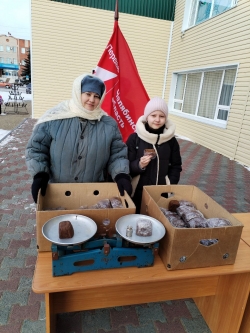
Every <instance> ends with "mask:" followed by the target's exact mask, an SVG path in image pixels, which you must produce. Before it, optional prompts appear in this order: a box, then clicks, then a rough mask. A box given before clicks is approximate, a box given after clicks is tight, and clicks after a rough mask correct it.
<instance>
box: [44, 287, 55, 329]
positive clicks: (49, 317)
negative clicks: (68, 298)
mask: <svg viewBox="0 0 250 333" xmlns="http://www.w3.org/2000/svg"><path fill="white" fill-rule="evenodd" d="M52 297H53V294H49V293H46V294H45V309H46V333H56V313H54V311H53V301H52Z"/></svg>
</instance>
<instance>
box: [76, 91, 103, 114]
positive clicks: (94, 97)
mask: <svg viewBox="0 0 250 333" xmlns="http://www.w3.org/2000/svg"><path fill="white" fill-rule="evenodd" d="M81 101H82V106H83V107H84V108H85V109H87V110H88V111H93V110H95V108H96V107H97V105H98V104H99V102H100V96H99V95H98V94H96V93H93V92H89V91H86V92H84V93H82V94H81Z"/></svg>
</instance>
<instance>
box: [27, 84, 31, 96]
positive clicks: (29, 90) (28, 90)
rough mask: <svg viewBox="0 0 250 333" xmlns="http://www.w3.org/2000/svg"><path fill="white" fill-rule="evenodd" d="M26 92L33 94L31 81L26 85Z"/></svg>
mask: <svg viewBox="0 0 250 333" xmlns="http://www.w3.org/2000/svg"><path fill="white" fill-rule="evenodd" d="M26 94H31V83H28V84H27V86H26Z"/></svg>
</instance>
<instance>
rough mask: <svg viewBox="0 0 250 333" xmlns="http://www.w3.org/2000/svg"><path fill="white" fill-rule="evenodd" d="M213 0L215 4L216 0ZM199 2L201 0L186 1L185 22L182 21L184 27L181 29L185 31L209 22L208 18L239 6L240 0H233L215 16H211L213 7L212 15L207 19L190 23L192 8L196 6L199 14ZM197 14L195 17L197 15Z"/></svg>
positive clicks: (209, 18)
mask: <svg viewBox="0 0 250 333" xmlns="http://www.w3.org/2000/svg"><path fill="white" fill-rule="evenodd" d="M194 1H196V4H194ZM212 1H213V4H214V1H215V0H212ZM198 2H199V0H192V1H190V0H186V1H185V9H184V16H183V22H182V29H181V31H182V32H184V31H186V30H188V29H191V28H193V27H196V26H198V25H200V24H202V23H204V22H207V21H208V20H211V19H212V18H214V17H217V16H218V15H221V14H223V13H226V12H227V11H228V10H231V9H233V8H235V7H236V6H237V3H238V0H231V7H230V8H228V9H226V10H225V11H224V12H221V13H219V14H217V15H214V16H211V13H212V12H213V10H212V8H211V10H210V15H209V17H208V18H207V19H205V20H204V21H202V22H199V23H194V24H192V25H191V24H190V20H191V15H192V8H193V6H196V15H197V10H198ZM196 15H195V17H196Z"/></svg>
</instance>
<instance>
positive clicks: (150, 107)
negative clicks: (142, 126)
mask: <svg viewBox="0 0 250 333" xmlns="http://www.w3.org/2000/svg"><path fill="white" fill-rule="evenodd" d="M154 111H161V112H163V113H164V114H165V116H166V120H167V118H168V106H167V103H166V102H165V101H164V99H162V98H160V97H153V98H152V99H151V100H150V101H149V102H148V103H147V104H146V106H145V109H144V116H143V117H144V120H145V121H147V118H148V116H149V115H150V114H151V113H152V112H154Z"/></svg>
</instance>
